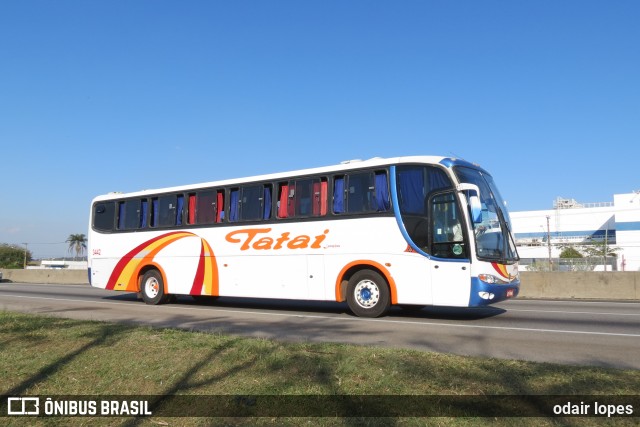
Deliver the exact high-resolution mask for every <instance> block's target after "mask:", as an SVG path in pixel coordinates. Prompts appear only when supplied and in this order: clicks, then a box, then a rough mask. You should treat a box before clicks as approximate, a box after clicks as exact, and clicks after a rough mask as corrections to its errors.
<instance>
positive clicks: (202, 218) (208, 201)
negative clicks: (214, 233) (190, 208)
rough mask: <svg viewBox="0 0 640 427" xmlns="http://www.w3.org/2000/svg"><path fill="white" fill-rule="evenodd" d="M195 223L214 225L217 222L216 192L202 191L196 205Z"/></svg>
mask: <svg viewBox="0 0 640 427" xmlns="http://www.w3.org/2000/svg"><path fill="white" fill-rule="evenodd" d="M195 205H196V206H195V212H194V215H195V219H196V221H195V223H196V224H213V223H214V222H216V192H215V191H201V192H199V193H198V195H197V198H196V203H195Z"/></svg>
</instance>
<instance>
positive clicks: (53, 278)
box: [0, 269, 89, 285]
mask: <svg viewBox="0 0 640 427" xmlns="http://www.w3.org/2000/svg"><path fill="white" fill-rule="evenodd" d="M0 271H2V278H3V282H7V281H10V282H18V283H48V284H55V285H62V284H70V285H79V284H86V285H88V284H89V276H88V274H87V270H8V269H1V270H0Z"/></svg>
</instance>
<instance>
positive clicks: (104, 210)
mask: <svg viewBox="0 0 640 427" xmlns="http://www.w3.org/2000/svg"><path fill="white" fill-rule="evenodd" d="M115 206H116V204H115V203H114V202H101V203H98V204H96V205H95V206H94V208H93V228H95V229H96V230H99V231H111V230H113V226H114V222H115V217H116V209H115Z"/></svg>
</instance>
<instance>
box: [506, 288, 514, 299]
mask: <svg viewBox="0 0 640 427" xmlns="http://www.w3.org/2000/svg"><path fill="white" fill-rule="evenodd" d="M512 296H513V289H507V298H511V297H512Z"/></svg>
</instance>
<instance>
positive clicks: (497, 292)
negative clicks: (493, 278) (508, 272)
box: [469, 277, 520, 307]
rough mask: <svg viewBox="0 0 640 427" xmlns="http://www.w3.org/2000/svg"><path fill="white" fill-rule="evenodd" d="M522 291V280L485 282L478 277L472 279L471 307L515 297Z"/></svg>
mask: <svg viewBox="0 0 640 427" xmlns="http://www.w3.org/2000/svg"><path fill="white" fill-rule="evenodd" d="M519 292H520V280H514V281H513V282H511V283H508V284H495V283H487V282H483V281H482V280H480V279H479V278H477V277H474V278H472V279H471V297H470V298H469V307H480V306H483V305H489V304H495V303H497V302H500V301H504V300H507V299H511V298H515V297H517V296H518V293H519Z"/></svg>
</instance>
